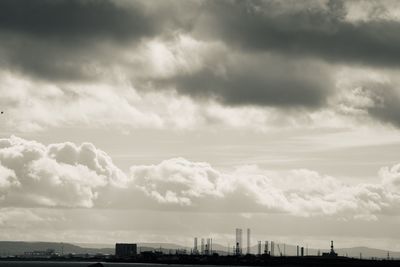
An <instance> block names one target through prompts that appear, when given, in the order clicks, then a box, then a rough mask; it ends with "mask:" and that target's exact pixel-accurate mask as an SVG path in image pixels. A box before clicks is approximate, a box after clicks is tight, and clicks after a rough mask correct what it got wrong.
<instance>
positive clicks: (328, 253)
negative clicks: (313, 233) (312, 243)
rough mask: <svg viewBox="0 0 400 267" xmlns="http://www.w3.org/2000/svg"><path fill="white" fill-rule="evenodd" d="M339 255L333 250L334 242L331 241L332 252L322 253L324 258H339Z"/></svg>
mask: <svg viewBox="0 0 400 267" xmlns="http://www.w3.org/2000/svg"><path fill="white" fill-rule="evenodd" d="M337 256H338V254H337V253H336V252H335V250H334V248H333V241H331V251H329V252H325V253H322V257H337Z"/></svg>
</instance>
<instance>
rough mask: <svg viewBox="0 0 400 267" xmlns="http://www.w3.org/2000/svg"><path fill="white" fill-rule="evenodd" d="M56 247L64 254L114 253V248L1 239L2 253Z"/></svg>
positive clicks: (20, 253)
mask: <svg viewBox="0 0 400 267" xmlns="http://www.w3.org/2000/svg"><path fill="white" fill-rule="evenodd" d="M47 249H54V250H55V252H56V253H60V254H61V253H64V254H70V253H74V254H86V253H89V254H97V253H103V254H114V248H87V247H86V248H84V247H80V246H77V245H73V244H69V243H54V242H22V241H0V255H1V256H8V255H22V254H24V252H29V251H34V250H41V251H44V250H47Z"/></svg>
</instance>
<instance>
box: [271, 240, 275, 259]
mask: <svg viewBox="0 0 400 267" xmlns="http://www.w3.org/2000/svg"><path fill="white" fill-rule="evenodd" d="M274 255H275V243H274V241H271V256H274Z"/></svg>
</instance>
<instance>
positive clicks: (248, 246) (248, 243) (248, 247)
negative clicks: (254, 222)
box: [247, 228, 250, 254]
mask: <svg viewBox="0 0 400 267" xmlns="http://www.w3.org/2000/svg"><path fill="white" fill-rule="evenodd" d="M247 254H250V228H247Z"/></svg>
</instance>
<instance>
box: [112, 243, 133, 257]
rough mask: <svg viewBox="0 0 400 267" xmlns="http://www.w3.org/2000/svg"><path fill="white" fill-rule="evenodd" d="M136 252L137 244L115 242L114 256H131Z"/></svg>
mask: <svg viewBox="0 0 400 267" xmlns="http://www.w3.org/2000/svg"><path fill="white" fill-rule="evenodd" d="M136 254H137V244H130V243H117V244H115V257H116V258H131V257H135V256H136Z"/></svg>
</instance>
